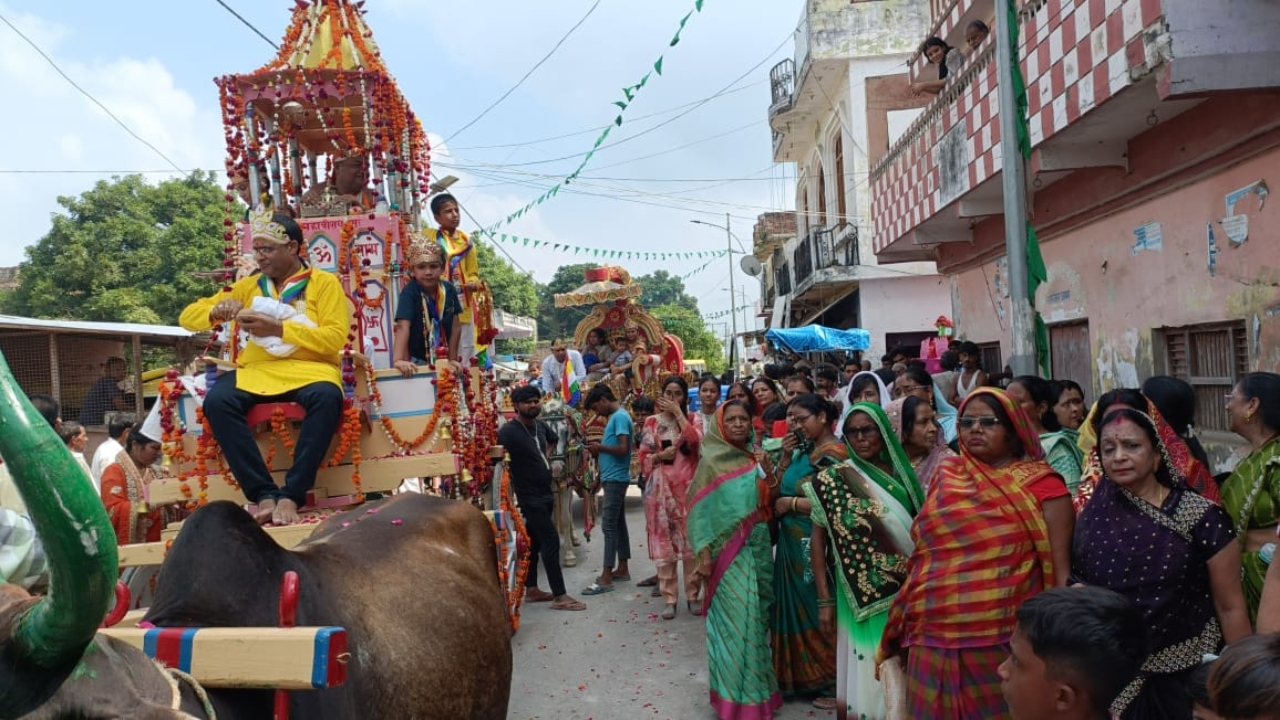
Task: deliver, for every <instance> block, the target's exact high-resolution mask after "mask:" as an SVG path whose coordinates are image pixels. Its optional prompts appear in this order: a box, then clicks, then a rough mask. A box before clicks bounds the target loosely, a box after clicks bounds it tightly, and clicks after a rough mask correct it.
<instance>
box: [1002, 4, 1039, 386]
mask: <svg viewBox="0 0 1280 720" xmlns="http://www.w3.org/2000/svg"><path fill="white" fill-rule="evenodd" d="M1013 1H1014V0H996V62H997V64H998V65H999V72H1000V75H999V79H998V81H997V83H998V87H999V92H1000V156H1001V158H1002V159H1003V160H1002V163H1003V166H1004V167H1003V171H1002V172H1001V173H1000V175H1001V180H1002V182H1003V189H1004V245H1005V262H1006V263H1007V267H1008V269H1009V306H1010V308H1009V309H1010V313H1009V316H1010V321H1009V334H1010V335H1011V336H1012V339H1013V343H1012V348H1011V349H1012V351H1013V356H1012V357H1011V358H1009V367H1010V368H1011V369H1012V370H1013V373H1014V374H1015V375H1035V374H1037V373H1036V341H1035V332H1036V328H1035V316H1034V314H1033V312H1032V310H1031V301H1032V298H1030V297H1028V293H1027V290H1028V284H1027V168H1026V163H1025V161H1024V159H1023V157H1022V150H1021V149H1020V148H1019V147H1018V124H1019V123H1021V122H1022V118H1020V117H1018V105H1017V100H1016V99H1015V95H1016V92H1015V89H1014V87H1013V64H1014V63H1016V62H1018V58H1016V57H1014V54H1013V44H1012V43H1011V42H1010V39H1011V38H1012V37H1013V28H1012V27H1011V26H1010V24H1009V21H1010V16H1011V14H1012V13H1011V9H1010V4H1011V3H1012V2H1013Z"/></svg>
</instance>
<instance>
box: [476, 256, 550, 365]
mask: <svg viewBox="0 0 1280 720" xmlns="http://www.w3.org/2000/svg"><path fill="white" fill-rule="evenodd" d="M476 252H477V253H478V254H477V255H476V260H477V261H478V262H479V263H480V276H481V277H482V278H484V279H485V280H486V281H488V283H489V289H490V290H492V291H493V304H494V307H497V308H498V309H500V310H503V311H505V312H508V313H511V314H512V315H522V316H524V317H534V316H536V315H537V313H538V285H537V283H535V282H534V281H533V278H532V277H530V276H529V275H528V274H526V273H522V272H520V271H518V270H516V269H515V268H514V267H512V266H511V263H509V262H507V261H506V260H505V259H504V258H502V257H499V256H498V253H497V251H495V250H494V249H493V246H492V245H490V244H489V243H485V242H477V243H476ZM497 342H498V346H497V348H498V350H499V351H500V352H502V353H527V352H530V351H531V350H533V340H532V338H530V339H527V340H525V339H520V340H499V341H497Z"/></svg>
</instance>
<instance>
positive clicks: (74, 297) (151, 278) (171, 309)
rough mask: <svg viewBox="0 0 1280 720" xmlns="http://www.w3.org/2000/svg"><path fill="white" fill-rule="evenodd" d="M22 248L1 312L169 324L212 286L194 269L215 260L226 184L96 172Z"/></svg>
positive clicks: (198, 177) (213, 265) (215, 265)
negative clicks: (107, 176)
mask: <svg viewBox="0 0 1280 720" xmlns="http://www.w3.org/2000/svg"><path fill="white" fill-rule="evenodd" d="M58 204H59V205H61V206H62V207H63V208H64V209H65V211H64V212H61V213H58V214H56V215H54V216H53V227H52V228H50V230H49V232H48V233H47V234H46V235H45V236H44V237H42V238H41V239H40V240H39V242H37V243H36V244H35V245H33V246H31V247H29V248H27V251H26V255H27V260H26V262H24V263H22V265H21V270H20V275H19V280H18V287H17V288H15V289H14V290H13V291H12V292H11V293H7V294H6V295H5V296H4V298H3V307H4V309H5V311H6V312H9V313H13V314H17V315H27V316H31V317H40V318H68V319H75V320H107V321H122V322H138V323H159V324H172V323H176V322H177V320H178V315H179V313H181V311H182V308H183V307H185V306H186V304H187V303H189V302H191V300H193V299H194V298H196V297H199V296H201V295H206V294H208V293H210V292H212V291H213V290H214V289H215V288H216V287H217V282H218V281H217V280H216V279H210V278H207V277H199V276H197V275H196V273H197V272H198V271H210V270H216V269H219V268H221V267H222V246H223V241H222V234H223V232H224V228H223V224H222V220H223V214H224V204H225V203H224V190H223V189H221V188H219V187H218V185H217V183H216V182H215V180H214V174H213V173H211V172H210V173H206V172H202V171H197V172H194V173H192V174H191V175H190V176H189V177H186V178H181V179H174V180H166V181H163V182H161V183H159V184H157V185H150V184H148V183H146V182H145V181H144V180H143V179H142V176H141V175H128V176H125V177H122V178H120V177H117V178H113V179H112V180H110V181H106V180H102V181H99V182H98V183H97V184H96V185H94V187H93V189H91V190H88V191H87V192H85V193H83V194H81V195H80V196H79V197H59V198H58Z"/></svg>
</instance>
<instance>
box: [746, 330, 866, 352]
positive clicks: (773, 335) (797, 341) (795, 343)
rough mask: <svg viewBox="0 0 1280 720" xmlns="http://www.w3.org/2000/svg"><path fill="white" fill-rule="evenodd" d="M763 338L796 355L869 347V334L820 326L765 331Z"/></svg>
mask: <svg viewBox="0 0 1280 720" xmlns="http://www.w3.org/2000/svg"><path fill="white" fill-rule="evenodd" d="M764 337H765V339H766V340H768V341H769V342H771V343H773V344H775V345H777V346H779V347H781V348H783V349H785V350H790V351H791V352H796V353H805V352H825V351H828V350H867V349H869V348H870V347H871V333H869V332H867V331H866V330H863V329H861V328H849V329H848V330H836V329H835V328H829V327H823V326H821V325H807V326H805V327H798V328H781V329H778V330H767V331H765V334H764Z"/></svg>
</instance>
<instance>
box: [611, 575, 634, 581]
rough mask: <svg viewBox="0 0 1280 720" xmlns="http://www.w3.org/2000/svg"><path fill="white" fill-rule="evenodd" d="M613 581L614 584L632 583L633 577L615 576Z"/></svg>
mask: <svg viewBox="0 0 1280 720" xmlns="http://www.w3.org/2000/svg"><path fill="white" fill-rule="evenodd" d="M613 580H614V582H631V576H630V575H614V576H613Z"/></svg>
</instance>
